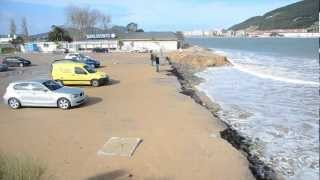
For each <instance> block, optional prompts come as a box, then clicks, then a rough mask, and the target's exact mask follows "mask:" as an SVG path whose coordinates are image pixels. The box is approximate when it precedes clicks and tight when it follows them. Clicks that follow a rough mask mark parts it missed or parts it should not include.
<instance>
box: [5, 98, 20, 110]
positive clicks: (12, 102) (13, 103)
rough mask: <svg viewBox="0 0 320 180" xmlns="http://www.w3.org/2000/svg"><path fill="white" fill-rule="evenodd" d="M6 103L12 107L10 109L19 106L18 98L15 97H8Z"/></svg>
mask: <svg viewBox="0 0 320 180" xmlns="http://www.w3.org/2000/svg"><path fill="white" fill-rule="evenodd" d="M8 105H9V106H10V107H11V108H12V109H19V108H20V107H21V103H20V101H19V100H18V99H16V98H10V99H9V100H8Z"/></svg>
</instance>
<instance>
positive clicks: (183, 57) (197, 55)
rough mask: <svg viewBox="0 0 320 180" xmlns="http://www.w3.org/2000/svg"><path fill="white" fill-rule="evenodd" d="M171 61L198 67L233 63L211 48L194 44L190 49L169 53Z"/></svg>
mask: <svg viewBox="0 0 320 180" xmlns="http://www.w3.org/2000/svg"><path fill="white" fill-rule="evenodd" d="M168 58H169V59H170V60H171V62H174V63H179V64H187V65H191V66H192V67H193V68H196V69H203V68H207V67H214V66H225V65H231V63H230V62H229V61H228V60H227V58H226V57H225V56H222V55H218V54H215V53H213V52H212V51H211V50H209V49H205V48H201V47H197V46H192V47H190V48H188V49H184V50H178V51H173V52H170V53H168Z"/></svg>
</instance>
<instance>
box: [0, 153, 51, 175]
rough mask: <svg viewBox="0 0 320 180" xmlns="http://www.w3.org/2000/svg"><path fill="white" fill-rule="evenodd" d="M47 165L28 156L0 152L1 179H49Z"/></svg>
mask: <svg viewBox="0 0 320 180" xmlns="http://www.w3.org/2000/svg"><path fill="white" fill-rule="evenodd" d="M46 170H47V169H46V167H45V166H44V165H43V164H42V163H40V162H39V161H37V160H35V159H33V158H30V157H27V156H11V155H4V154H1V153H0V180H49V179H52V177H50V176H48V175H47V174H46Z"/></svg>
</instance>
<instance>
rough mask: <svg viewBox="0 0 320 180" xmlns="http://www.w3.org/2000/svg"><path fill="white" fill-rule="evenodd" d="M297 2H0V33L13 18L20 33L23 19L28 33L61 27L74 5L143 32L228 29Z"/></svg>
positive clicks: (220, 0) (25, 0)
mask: <svg viewBox="0 0 320 180" xmlns="http://www.w3.org/2000/svg"><path fill="white" fill-rule="evenodd" d="M297 1H298V0H78V1H72V0H0V34H7V33H8V31H9V19H10V18H14V19H15V22H16V25H17V30H18V32H19V31H20V26H21V18H22V17H26V18H27V22H28V28H29V31H30V34H36V33H41V32H46V31H48V30H49V29H50V27H51V25H53V24H55V25H63V24H65V7H66V6H68V5H77V6H81V7H90V8H94V9H99V10H101V11H102V12H104V13H106V14H109V15H111V17H112V22H111V24H113V25H126V24H128V23H129V22H136V23H138V25H139V27H141V28H143V29H145V30H146V31H176V30H195V29H221V28H228V27H230V26H231V25H233V24H236V23H239V22H241V21H243V20H245V19H247V18H249V17H252V16H256V15H262V14H264V13H265V12H267V11H270V10H273V9H275V8H278V7H281V6H284V5H288V4H291V3H294V2H297Z"/></svg>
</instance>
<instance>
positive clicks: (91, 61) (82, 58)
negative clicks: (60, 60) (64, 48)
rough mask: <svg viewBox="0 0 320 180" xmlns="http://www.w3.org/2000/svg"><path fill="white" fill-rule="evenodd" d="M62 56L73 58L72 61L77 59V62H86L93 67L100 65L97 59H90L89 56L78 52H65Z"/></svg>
mask: <svg viewBox="0 0 320 180" xmlns="http://www.w3.org/2000/svg"><path fill="white" fill-rule="evenodd" d="M64 58H65V59H70V60H74V61H78V62H81V63H84V64H87V65H89V66H91V67H94V68H98V67H100V62H99V61H97V60H95V59H92V58H90V57H89V56H85V55H83V54H80V53H70V54H67V55H66V56H65V57H64Z"/></svg>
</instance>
